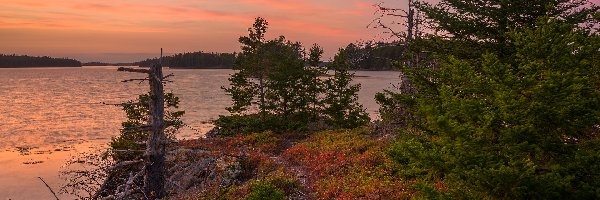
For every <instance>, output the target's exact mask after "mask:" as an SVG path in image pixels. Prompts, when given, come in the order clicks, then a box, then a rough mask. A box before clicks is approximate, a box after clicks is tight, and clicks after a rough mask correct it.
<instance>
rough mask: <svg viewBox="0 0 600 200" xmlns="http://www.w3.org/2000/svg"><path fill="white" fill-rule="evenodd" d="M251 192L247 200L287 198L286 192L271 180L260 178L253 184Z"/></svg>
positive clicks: (278, 199)
mask: <svg viewBox="0 0 600 200" xmlns="http://www.w3.org/2000/svg"><path fill="white" fill-rule="evenodd" d="M250 190H251V192H250V194H248V197H246V200H281V199H285V193H284V192H283V191H282V190H280V189H279V188H277V187H275V186H274V185H273V184H272V183H271V182H270V181H267V180H259V181H256V182H255V183H253V184H252V186H251V188H250Z"/></svg>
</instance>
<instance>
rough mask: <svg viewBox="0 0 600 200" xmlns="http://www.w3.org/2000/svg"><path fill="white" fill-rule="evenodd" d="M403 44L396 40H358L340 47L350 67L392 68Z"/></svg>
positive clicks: (357, 68) (362, 68)
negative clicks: (387, 41)
mask: <svg viewBox="0 0 600 200" xmlns="http://www.w3.org/2000/svg"><path fill="white" fill-rule="evenodd" d="M404 49H405V48H403V46H402V45H401V44H398V42H391V43H382V42H371V41H368V42H359V43H356V44H355V43H350V44H348V46H346V47H345V48H343V49H342V51H344V52H345V54H346V56H347V57H348V61H349V62H350V65H351V68H352V69H355V70H370V71H381V70H393V69H394V66H393V65H392V63H393V61H396V60H398V58H400V57H401V56H402V55H403V54H402V53H403V50H404Z"/></svg>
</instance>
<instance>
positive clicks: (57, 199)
mask: <svg viewBox="0 0 600 200" xmlns="http://www.w3.org/2000/svg"><path fill="white" fill-rule="evenodd" d="M38 178H39V179H40V180H41V181H42V182H44V185H46V187H47V188H48V189H49V190H50V192H52V195H54V198H56V200H60V199H59V198H58V197H57V196H56V193H54V190H52V188H51V187H50V186H49V185H48V183H46V181H44V179H42V177H39V176H38Z"/></svg>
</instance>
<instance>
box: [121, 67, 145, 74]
mask: <svg viewBox="0 0 600 200" xmlns="http://www.w3.org/2000/svg"><path fill="white" fill-rule="evenodd" d="M117 71H120V72H137V73H146V74H149V73H150V70H147V69H133V68H125V67H119V69H117Z"/></svg>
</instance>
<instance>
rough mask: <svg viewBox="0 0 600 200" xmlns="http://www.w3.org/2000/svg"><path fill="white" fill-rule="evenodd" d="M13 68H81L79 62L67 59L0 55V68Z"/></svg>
mask: <svg viewBox="0 0 600 200" xmlns="http://www.w3.org/2000/svg"><path fill="white" fill-rule="evenodd" d="M13 67H81V62H79V61H77V60H74V59H69V58H51V57H48V56H42V57H35V56H27V55H16V54H12V55H5V54H0V68H13Z"/></svg>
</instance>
